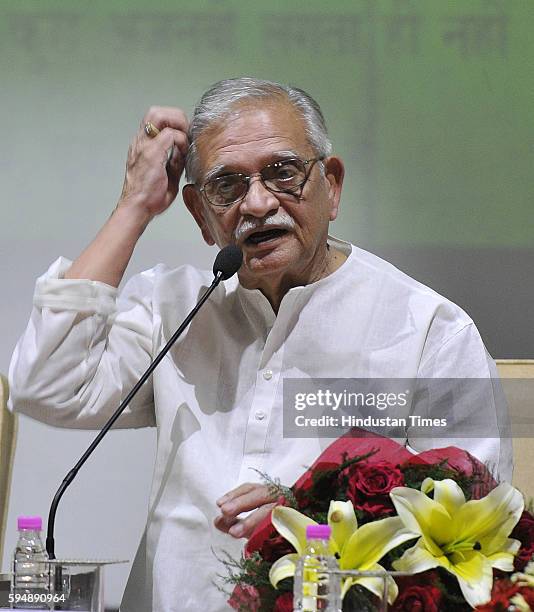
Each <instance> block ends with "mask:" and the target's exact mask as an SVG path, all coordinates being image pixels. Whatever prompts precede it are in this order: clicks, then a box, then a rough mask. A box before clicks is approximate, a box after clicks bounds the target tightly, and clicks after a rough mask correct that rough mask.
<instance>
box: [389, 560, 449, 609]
mask: <svg viewBox="0 0 534 612" xmlns="http://www.w3.org/2000/svg"><path fill="white" fill-rule="evenodd" d="M437 581H438V575H437V573H436V572H435V571H433V570H430V571H427V572H424V573H423V574H418V575H415V576H402V577H399V578H397V584H398V586H399V595H398V597H397V599H396V600H395V603H394V605H393V607H392V610H393V611H394V612H404V611H406V612H414V611H415V612H438V611H439V609H440V605H441V600H442V594H441V591H440V589H439V588H438V587H437V585H436V582H437Z"/></svg>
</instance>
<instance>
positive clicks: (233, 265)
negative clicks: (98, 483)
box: [46, 244, 243, 559]
mask: <svg viewBox="0 0 534 612" xmlns="http://www.w3.org/2000/svg"><path fill="white" fill-rule="evenodd" d="M242 261H243V253H242V252H241V249H239V247H237V246H235V245H233V244H232V245H229V246H226V247H224V249H221V250H220V251H219V253H218V254H217V257H216V258H215V263H214V264H213V274H214V277H215V278H214V279H213V282H212V283H211V285H210V286H209V287H208V289H207V290H206V291H205V292H204V294H203V295H202V297H201V298H200V299H199V301H198V302H197V304H196V306H195V307H194V308H193V310H192V311H191V312H190V313H189V314H188V315H187V317H186V318H185V319H184V321H183V323H182V324H181V325H180V327H179V328H178V329H177V330H176V331H175V332H174V334H173V335H172V337H171V338H170V339H169V341H168V342H167V344H166V345H165V346H164V347H163V348H162V349H161V351H160V352H159V353H158V355H156V357H155V358H154V360H153V361H152V363H151V364H150V365H149V366H148V368H147V369H146V371H145V373H144V374H143V375H142V376H141V378H140V379H139V380H138V381H137V383H136V384H135V386H134V387H133V389H132V390H131V391H130V392H129V393H128V395H127V396H126V397H125V398H124V399H123V400H122V402H121V403H120V405H119V407H118V408H117V410H116V411H115V412H114V413H113V414H112V415H111V417H110V418H109V420H108V421H107V423H106V424H105V425H104V427H103V428H102V430H101V431H100V432H99V434H98V435H97V436H96V438H95V439H94V440H93V442H92V443H91V445H90V446H89V448H88V449H87V450H86V451H85V453H84V454H83V455H82V456H81V458H80V459H79V461H78V463H77V464H76V465H75V466H74V467H73V468H72V470H70V472H69V473H68V474H67V475H66V476H65V478H64V479H63V481H62V483H61V485H60V486H59V488H58V490H57V492H56V494H55V496H54V499H53V500H52V504H51V506H50V511H49V513H48V528H47V534H46V551H47V553H48V557H49V559H55V558H56V555H55V542H54V523H55V520H56V511H57V507H58V504H59V501H60V499H61V498H62V497H63V494H64V493H65V491H66V490H67V487H68V486H69V485H70V483H71V482H72V481H73V480H74V478H75V477H76V475H77V474H78V471H79V470H80V468H81V467H82V465H83V464H84V463H85V462H86V461H87V459H89V457H90V455H91V454H92V453H93V451H94V450H95V448H96V447H97V446H98V445H99V443H100V441H101V440H102V438H103V437H104V436H105V435H106V434H107V432H108V431H109V430H110V429H111V427H112V426H113V424H114V423H115V421H116V420H117V419H118V418H119V416H120V415H121V414H122V413H123V412H124V409H125V408H126V406H128V404H129V403H130V402H131V401H132V399H133V398H134V397H135V395H136V394H137V392H138V391H139V389H140V388H141V387H142V386H143V385H144V384H145V382H146V381H147V380H148V378H149V377H150V375H151V374H152V372H153V371H154V370H155V369H156V367H157V366H158V364H159V363H160V361H161V360H162V359H163V357H165V355H166V354H167V353H168V352H169V349H170V348H171V347H172V345H173V344H174V343H175V342H176V340H177V339H178V338H179V337H180V335H181V334H182V333H183V331H184V330H185V328H186V327H187V326H188V325H189V323H191V320H192V319H193V317H194V316H195V315H196V314H197V312H198V311H199V310H200V308H201V306H202V305H203V304H204V302H205V301H206V300H207V299H208V298H209V296H210V295H211V294H212V292H213V290H214V289H215V288H216V287H217V285H218V284H219V283H220V282H221V280H227V279H229V278H230V277H231V276H233V275H234V274H235V273H236V272H237V271H238V270H239V268H240V267H241V263H242Z"/></svg>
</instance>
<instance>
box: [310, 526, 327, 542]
mask: <svg viewBox="0 0 534 612" xmlns="http://www.w3.org/2000/svg"><path fill="white" fill-rule="evenodd" d="M331 533H332V529H330V525H308V526H307V527H306V538H307V539H308V540H328V539H329V538H330V534H331Z"/></svg>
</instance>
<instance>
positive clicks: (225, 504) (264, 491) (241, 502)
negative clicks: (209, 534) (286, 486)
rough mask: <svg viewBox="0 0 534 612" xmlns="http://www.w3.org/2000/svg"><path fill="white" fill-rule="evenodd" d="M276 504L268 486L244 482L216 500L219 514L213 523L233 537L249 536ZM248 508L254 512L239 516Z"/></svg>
mask: <svg viewBox="0 0 534 612" xmlns="http://www.w3.org/2000/svg"><path fill="white" fill-rule="evenodd" d="M276 504H277V501H276V500H274V499H273V497H272V495H271V493H270V491H269V487H267V486H266V485H260V484H253V483H250V482H246V483H245V484H242V485H241V486H239V487H237V488H236V489H233V490H232V491H230V492H229V493H226V495H223V497H221V498H220V499H218V500H217V505H218V506H219V508H220V510H221V514H220V515H219V516H218V517H217V518H216V519H215V521H214V525H215V527H217V529H219V530H220V531H224V532H225V533H229V534H230V535H232V536H234V538H249V537H250V536H251V535H252V532H253V531H254V529H255V528H256V526H257V525H258V524H259V523H260V522H261V521H262V520H263V519H264V518H265V517H266V516H267V515H269V514H270V513H271V511H272V509H273V508H274V507H275V506H276ZM250 510H254V512H252V513H251V514H249V515H248V516H246V517H245V518H239V515H240V514H241V513H242V512H249V511H250Z"/></svg>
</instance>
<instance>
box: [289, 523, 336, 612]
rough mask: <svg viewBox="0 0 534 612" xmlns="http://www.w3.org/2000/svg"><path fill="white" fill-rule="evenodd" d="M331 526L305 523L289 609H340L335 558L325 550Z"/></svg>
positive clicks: (330, 611)
mask: <svg viewBox="0 0 534 612" xmlns="http://www.w3.org/2000/svg"><path fill="white" fill-rule="evenodd" d="M330 533H331V529H330V527H329V526H328V525H308V527H306V540H307V546H306V550H305V551H304V554H303V555H302V556H301V557H300V558H299V560H298V561H297V567H296V568H295V582H294V585H295V586H294V590H293V609H294V610H295V611H296V610H298V611H299V612H317V610H321V611H324V612H340V611H341V579H340V577H339V576H336V575H335V574H330V573H329V572H333V571H335V570H339V565H338V562H337V559H336V558H335V557H334V555H332V554H330V551H329V550H328V541H329V539H330Z"/></svg>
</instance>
